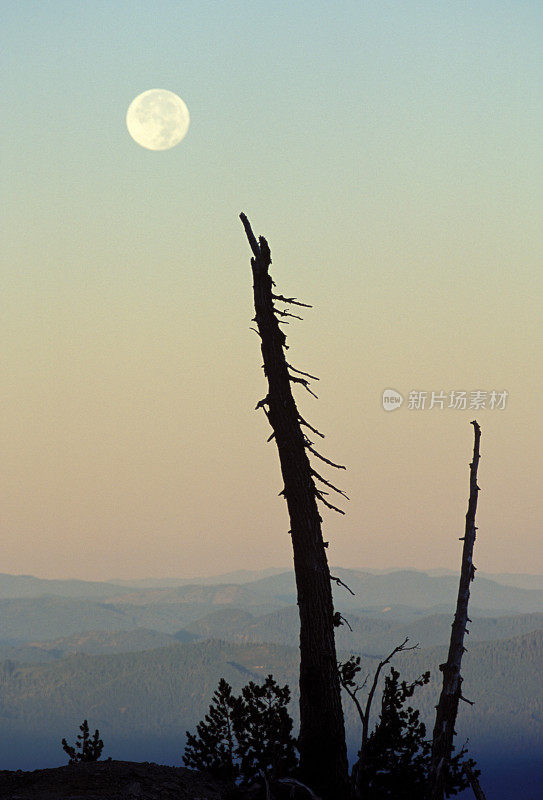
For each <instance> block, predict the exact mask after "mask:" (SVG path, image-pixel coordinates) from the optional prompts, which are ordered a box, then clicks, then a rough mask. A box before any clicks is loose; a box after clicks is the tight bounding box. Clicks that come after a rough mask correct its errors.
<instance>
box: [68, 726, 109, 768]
mask: <svg viewBox="0 0 543 800" xmlns="http://www.w3.org/2000/svg"><path fill="white" fill-rule="evenodd" d="M79 730H80V731H81V733H79V734H78V735H77V739H76V743H75V747H72V746H71V745H69V744H68V742H67V741H66V739H63V740H62V749H63V750H64V752H65V753H67V754H68V756H69V757H70V760H69V762H68V763H69V764H77V763H78V762H80V761H98V759H99V758H100V756H101V754H102V750H103V749H104V743H103V741H102V740H101V739H100V733H99V731H98V729H97V730H95V731H94V736H93V737H92V738H91V736H90V734H89V723H88V722H87V720H86V719H84V720H83V723H82V724H81V725H80V726H79Z"/></svg>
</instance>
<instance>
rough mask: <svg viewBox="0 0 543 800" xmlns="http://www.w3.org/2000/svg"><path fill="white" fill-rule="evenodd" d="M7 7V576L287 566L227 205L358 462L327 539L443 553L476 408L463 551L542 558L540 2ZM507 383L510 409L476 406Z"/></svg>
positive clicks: (238, 238)
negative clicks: (176, 100)
mask: <svg viewBox="0 0 543 800" xmlns="http://www.w3.org/2000/svg"><path fill="white" fill-rule="evenodd" d="M2 12H3V13H2V16H3V40H4V44H3V56H2V60H3V73H4V76H5V78H4V86H3V92H2V100H1V103H2V107H1V114H2V120H3V137H2V138H3V143H2V184H3V195H4V197H5V198H6V201H5V203H4V209H3V211H4V213H3V222H2V225H3V244H2V261H3V263H2V277H1V294H2V303H3V313H2V315H1V328H2V330H1V336H2V360H1V386H2V404H1V413H2V423H1V441H0V446H1V451H2V512H1V513H2V520H1V524H2V533H1V543H0V571H3V572H16V573H20V572H22V573H33V574H36V575H39V576H42V577H68V576H77V577H84V578H94V579H107V578H111V577H115V576H117V577H125V578H128V577H141V576H148V575H152V576H183V575H190V574H205V573H211V572H219V571H223V570H228V569H236V568H240V567H247V568H259V567H267V566H271V565H288V564H289V563H290V562H291V545H290V541H289V537H288V535H287V530H288V528H289V525H288V519H287V514H286V508H285V504H284V502H283V501H282V499H281V498H279V497H278V496H277V495H278V492H279V491H280V490H281V489H282V482H281V477H280V473H279V465H278V459H277V454H276V451H275V449H274V445H273V444H266V438H267V436H268V434H269V430H268V427H267V422H266V420H265V418H264V416H263V414H262V412H258V413H255V412H254V411H253V409H254V406H255V404H256V402H257V401H258V400H259V399H260V398H261V397H262V396H264V394H265V384H264V377H263V374H262V370H261V368H260V367H261V356H260V352H259V345H258V339H257V337H256V336H255V335H254V333H252V332H251V331H250V330H249V326H250V324H251V323H250V319H251V317H252V316H253V310H252V288H251V273H250V265H249V256H250V253H249V248H248V245H247V242H246V240H245V237H244V234H243V230H242V227H241V224H240V222H239V219H238V214H239V212H240V211H245V212H246V213H247V214H248V216H249V218H250V220H251V222H252V223H253V227H254V229H255V232H256V233H257V234H264V235H266V236H267V237H268V241H269V243H270V246H271V250H272V257H273V277H274V278H275V280H276V282H277V284H278V288H279V290H280V291H281V292H282V293H284V294H288V295H291V296H297V297H300V298H301V299H304V300H306V301H307V302H310V303H313V304H314V309H313V310H311V311H309V312H308V313H306V314H304V315H303V316H304V317H305V321H304V322H303V323H296V325H291V326H290V329H289V334H290V342H289V343H290V351H289V355H290V356H291V360H292V362H293V363H294V364H295V365H296V366H298V367H299V368H301V369H304V370H308V371H309V372H314V373H315V372H316V374H317V375H320V377H321V381H320V384H318V389H317V393H318V394H319V397H320V399H319V401H316V400H313V399H312V398H311V397H309V395H306V394H305V393H303V394H301V393H298V395H297V398H298V400H299V406H300V409H301V411H302V413H303V415H304V416H305V417H306V418H307V419H309V420H310V421H312V422H313V424H315V425H316V426H317V427H319V428H320V429H321V430H324V431H325V432H326V434H327V438H326V440H325V442H324V443H323V447H322V449H323V450H324V452H325V454H326V455H328V456H329V457H330V458H332V459H334V460H338V461H340V462H341V463H344V464H346V465H347V466H348V471H347V472H346V473H341V474H334V475H332V474H329V477H330V478H331V479H332V480H334V479H336V480H337V481H338V482H339V483H340V485H341V486H342V487H343V488H344V489H345V490H346V491H347V493H348V494H349V496H350V497H351V501H350V502H349V503H345V508H346V511H347V516H346V517H344V518H343V517H339V516H338V515H334V514H332V513H326V514H325V538H326V539H329V540H330V550H329V556H330V560H331V562H332V563H334V564H338V563H340V564H342V565H344V566H355V567H364V566H367V567H386V566H406V567H418V568H429V567H436V566H447V567H452V568H456V567H457V566H458V565H459V562H460V546H461V544H460V542H459V541H458V537H459V536H462V534H463V526H464V517H465V512H466V507H467V494H468V463H469V460H470V455H471V451H472V444H473V429H472V426H471V425H470V424H469V421H470V420H472V419H474V418H477V419H478V421H479V423H480V425H481V428H482V445H481V452H482V458H481V463H480V468H479V484H480V486H481V488H482V492H481V494H480V500H479V513H478V525H479V535H478V540H477V543H476V557H475V563H476V564H478V566H479V568H480V569H481V570H483V571H487V572H488V571H518V572H537V571H543V548H542V546H541V521H542V512H541V474H542V467H543V455H542V453H543V436H542V433H543V425H542V401H543V380H542V369H541V345H542V342H543V324H542V314H541V298H542V288H543V287H542V283H543V279H542V270H541V264H542V260H541V256H542V249H543V248H542V243H543V233H542V231H543V228H542V226H541V219H542V216H543V213H542V212H543V209H542V205H543V203H542V192H541V186H542V179H543V174H542V173H543V170H542V161H543V158H542V153H543V149H542V141H543V125H542V119H543V115H542V110H543V98H542V87H543V82H542V80H541V76H542V75H543V48H542V46H541V43H542V39H541V37H542V31H543V5H542V4H541V2H539V0H533V1H532V2H527V1H523V0H515V1H514V2H512V1H511V2H497V1H494V2H485V0H479V2H476V3H468V2H456V1H455V2H453V1H452V0H450V2H443V3H436V2H434V1H433V0H431V1H430V0H429V1H428V2H418V1H417V2H408V1H407V0H403V1H402V2H400V1H399V0H397V1H389V0H376V1H375V2H373V1H368V2H362V1H361V0H356V2H354V1H353V2H345V1H343V0H337V1H336V2H334V3H332V2H321V0H312V2H303V1H302V2H298V3H293V2H291V1H289V2H281V1H280V0H274V2H270V1H269V0H266V2H264V0H250V2H249V0H246V1H245V2H239V1H238V0H226V1H225V0H223V1H222V2H220V1H219V0H215V2H212V1H211V0H190V2H189V1H185V0H175V2H170V1H165V0H163V1H162V2H160V0H158V1H157V2H151V1H150V0H148V2H142V1H141V0H126V1H125V2H122V1H121V0H107V2H106V0H93V2H92V3H83V2H73V0H70V1H69V2H57V1H56V0H51V1H50V2H47V3H43V2H39V0H35V1H34V2H30V1H29V0H19V2H17V3H11V2H6V1H5V2H3V3H2ZM157 87H158V88H164V89H169V90H171V91H174V92H176V93H178V94H179V95H180V96H181V97H182V98H183V99H184V101H185V102H186V103H187V105H188V108H189V110H190V114H191V127H190V130H189V132H188V134H187V136H186V138H185V139H184V140H183V141H182V142H181V143H180V144H179V145H178V146H177V147H176V148H174V149H172V150H168V151H164V152H152V151H149V150H145V149H143V148H141V147H139V146H138V145H137V144H136V143H135V142H134V141H132V139H131V138H130V136H129V135H128V133H127V130H126V126H125V114H126V109H127V107H128V105H129V103H130V102H131V100H132V99H133V98H134V97H135V96H136V95H137V94H139V93H140V92H143V91H145V90H146V89H151V88H157ZM386 388H393V389H396V390H397V391H399V392H401V393H402V395H403V396H404V397H405V401H404V404H403V406H402V408H401V409H399V410H397V411H394V412H386V411H384V410H383V408H382V404H381V396H382V392H383V390H384V389H386ZM493 390H495V391H498V392H502V391H507V392H508V393H509V394H508V397H507V401H506V406H505V408H504V409H496V408H495V409H493V410H491V409H489V408H488V407H487V408H483V409H480V410H477V411H475V410H473V409H470V408H469V400H470V399H471V395H470V393H471V392H477V391H481V392H488V393H490V392H491V391H493ZM411 391H426V392H428V400H427V404H428V402H429V400H430V395H431V392H432V391H434V392H440V391H443V392H445V393H446V394H447V402H445V404H444V405H445V407H444V408H443V409H440V408H433V409H431V410H430V409H429V408H428V407H427V408H425V409H424V410H422V409H418V410H417V409H409V408H408V396H409V392H411ZM451 391H466V392H467V393H468V394H467V397H468V408H466V409H465V410H461V409H452V408H447V407H446V406H447V404H448V395H449V393H450V392H451ZM489 396H490V395H487V401H488V398H489ZM327 474H328V473H327Z"/></svg>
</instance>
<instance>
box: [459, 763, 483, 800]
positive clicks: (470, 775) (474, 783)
mask: <svg viewBox="0 0 543 800" xmlns="http://www.w3.org/2000/svg"><path fill="white" fill-rule="evenodd" d="M464 772H465V773H466V776H467V779H468V781H469V782H470V784H471V788H472V789H473V794H474V795H475V798H476V800H486V797H485V793H484V792H483V790H482V789H481V784H480V783H479V781H478V779H477V776H476V775H475V773H474V772H473V770H472V768H471V767H470V765H469V764H464Z"/></svg>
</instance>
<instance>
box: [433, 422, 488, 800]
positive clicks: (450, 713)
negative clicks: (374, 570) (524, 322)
mask: <svg viewBox="0 0 543 800" xmlns="http://www.w3.org/2000/svg"><path fill="white" fill-rule="evenodd" d="M471 424H472V425H473V428H474V444H473V459H472V462H471V464H470V491H469V503H468V510H467V513H466V527H465V533H464V536H463V537H462V539H461V540H460V541H462V540H463V541H464V546H463V549H462V568H461V572H460V584H459V587H458V599H457V603H456V613H455V615H454V622H453V624H452V631H451V639H450V644H449V655H448V658H447V661H446V663H445V664H441V665H440V670H441V671H442V672H443V688H442V690H441V695H440V698H439V703H438V705H437V711H436V722H435V726H434V734H433V738H432V762H431V778H430V780H431V797H432V800H443V796H444V790H445V777H446V772H447V769H448V766H449V763H450V759H451V753H452V749H453V739H454V734H455V730H454V726H455V724H456V717H457V714H458V704H459V702H460V700H464V701H465V702H468V703H470V702H471V701H469V700H466V698H465V697H463V695H462V676H461V674H460V667H461V665H462V656H463V654H464V652H465V647H464V634H465V633H466V631H467V625H468V622H471V620H470V619H469V617H468V602H469V594H470V583H471V581H472V580H473V579H474V577H475V567H474V566H473V546H474V544H475V536H476V531H477V528H476V527H475V513H476V511H477V497H478V494H479V487H478V485H477V468H478V466H479V457H480V456H479V442H480V439H481V428H480V427H479V425H478V423H477V422H476V421H475V420H473V422H472V423H471Z"/></svg>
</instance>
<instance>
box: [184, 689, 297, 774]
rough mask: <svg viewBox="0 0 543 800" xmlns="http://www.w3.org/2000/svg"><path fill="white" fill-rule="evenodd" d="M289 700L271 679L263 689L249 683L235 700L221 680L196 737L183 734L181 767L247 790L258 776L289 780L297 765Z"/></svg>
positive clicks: (286, 693)
mask: <svg viewBox="0 0 543 800" xmlns="http://www.w3.org/2000/svg"><path fill="white" fill-rule="evenodd" d="M289 700H290V689H289V687H288V686H283V687H281V686H278V684H277V683H276V682H275V680H274V679H273V677H272V675H268V677H267V678H266V680H265V682H264V684H263V685H259V684H257V683H254V682H253V681H251V682H250V683H248V684H247V686H244V687H243V689H242V690H241V695H240V696H239V697H236V696H235V695H233V694H232V687H231V686H230V685H229V684H228V683H227V682H226V681H225V680H224V678H221V680H220V681H219V688H218V689H217V691H216V692H215V694H214V695H213V701H212V703H211V705H210V707H209V712H208V713H207V714H206V715H205V718H204V719H203V720H202V722H200V723H198V725H197V726H196V734H192V733H189V732H188V731H187V744H186V747H185V754H184V756H183V762H184V763H185V765H186V766H187V767H192V768H194V769H199V770H208V771H209V772H211V773H212V774H214V775H216V776H217V777H220V778H223V779H225V780H228V781H229V782H230V783H232V784H235V783H241V784H249V783H251V782H252V781H254V779H255V778H258V777H259V776H260V775H264V776H265V779H266V781H268V782H270V781H273V780H276V779H277V778H282V777H285V776H287V775H290V774H292V772H293V771H294V770H295V769H296V767H297V764H298V759H297V756H296V742H295V740H294V739H293V737H292V719H291V717H290V715H289V713H288V710H287V705H288V702H289Z"/></svg>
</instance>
